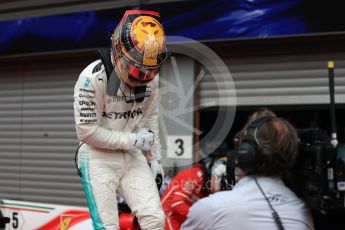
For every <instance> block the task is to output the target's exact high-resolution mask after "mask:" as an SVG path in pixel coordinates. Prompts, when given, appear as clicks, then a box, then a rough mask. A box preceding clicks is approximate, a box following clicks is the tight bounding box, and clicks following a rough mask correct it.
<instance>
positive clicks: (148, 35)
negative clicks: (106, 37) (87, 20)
mask: <svg viewBox="0 0 345 230" xmlns="http://www.w3.org/2000/svg"><path fill="white" fill-rule="evenodd" d="M108 55H109V59H111V60H108V63H107V60H106V55H105V56H102V58H101V60H97V61H95V62H93V63H91V64H90V65H88V66H87V67H86V68H85V69H84V70H83V71H82V72H81V74H80V76H79V79H78V81H77V83H76V85H75V89H74V116H75V123H76V130H77V135H78V138H79V140H80V142H81V145H80V146H79V152H78V155H77V156H78V168H79V173H80V175H81V181H82V186H83V190H84V193H85V197H86V199H87V203H88V207H89V211H90V215H91V218H92V221H93V225H94V228H95V229H97V230H99V229H112V230H114V229H119V224H118V209H117V198H116V192H119V194H121V195H122V196H123V198H124V199H125V201H126V203H127V204H128V205H129V207H130V208H131V210H132V212H133V213H134V214H135V215H136V217H137V218H138V221H139V224H140V228H141V229H143V230H153V229H155V230H159V229H164V222H165V215H164V212H163V210H162V206H161V202H160V198H159V194H158V190H157V187H156V184H155V179H154V178H155V176H156V175H157V174H159V173H160V174H162V173H163V172H162V167H161V165H160V142H159V134H158V105H157V104H158V88H159V85H158V84H159V78H158V72H159V69H160V67H161V65H162V63H163V62H164V60H165V59H166V57H167V50H166V45H165V36H164V30H163V27H162V25H161V23H160V15H159V13H157V12H152V11H143V10H129V11H126V12H125V14H124V16H123V18H122V20H121V21H120V23H119V24H118V25H117V27H116V28H115V31H114V34H113V35H112V48H111V49H110V50H109V52H108ZM109 63H110V64H111V65H112V67H111V68H109ZM109 69H110V71H109ZM107 70H108V71H107ZM110 72H111V74H109V73H110ZM145 156H146V157H145ZM148 162H149V163H150V165H151V170H150V167H149V165H148Z"/></svg>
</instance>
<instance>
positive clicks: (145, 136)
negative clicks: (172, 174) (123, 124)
mask: <svg viewBox="0 0 345 230" xmlns="http://www.w3.org/2000/svg"><path fill="white" fill-rule="evenodd" d="M126 136H127V138H128V144H127V147H128V148H127V149H128V150H130V149H133V148H137V149H140V150H143V151H149V150H150V149H151V148H152V145H153V143H154V136H155V134H154V132H152V131H151V130H148V129H140V130H139V132H137V133H126Z"/></svg>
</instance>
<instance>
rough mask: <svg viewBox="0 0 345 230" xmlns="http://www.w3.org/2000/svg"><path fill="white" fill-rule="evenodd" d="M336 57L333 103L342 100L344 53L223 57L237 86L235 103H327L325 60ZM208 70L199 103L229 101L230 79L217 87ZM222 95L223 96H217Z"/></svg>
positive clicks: (344, 66)
mask: <svg viewBox="0 0 345 230" xmlns="http://www.w3.org/2000/svg"><path fill="white" fill-rule="evenodd" d="M329 59H332V60H335V92H336V98H335V99H336V103H344V102H345V54H310V55H295V56H270V57H255V58H236V60H230V59H226V60H224V61H225V63H226V65H227V67H228V69H229V70H230V72H231V75H232V78H233V80H234V84H235V87H236V95H237V105H240V106H241V105H242V106H247V105H295V104H325V103H329V89H328V70H327V61H328V60H329ZM215 80H217V81H218V83H219V79H217V76H212V75H211V74H207V75H206V76H205V77H204V78H203V80H202V82H201V84H200V90H201V92H200V96H201V104H202V105H203V104H207V103H212V102H219V103H218V105H220V106H227V105H231V101H233V98H229V95H232V93H234V92H231V93H230V94H229V92H227V91H228V90H229V87H230V86H231V84H233V83H232V82H231V81H230V79H227V80H226V81H223V82H221V83H220V84H219V85H220V87H217V86H216V84H215ZM219 99H222V100H219Z"/></svg>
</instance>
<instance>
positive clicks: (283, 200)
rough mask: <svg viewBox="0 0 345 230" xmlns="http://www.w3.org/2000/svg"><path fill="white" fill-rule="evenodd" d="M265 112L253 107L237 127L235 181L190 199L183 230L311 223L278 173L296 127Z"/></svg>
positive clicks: (294, 146)
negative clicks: (194, 200) (239, 128)
mask: <svg viewBox="0 0 345 230" xmlns="http://www.w3.org/2000/svg"><path fill="white" fill-rule="evenodd" d="M258 112H260V111H258ZM265 115H266V114H264V115H258V113H254V114H253V115H252V117H251V118H249V120H248V122H247V124H246V125H245V126H244V129H243V130H242V131H241V132H240V133H239V137H238V138H239V141H238V142H237V147H236V166H237V167H238V168H239V170H238V171H239V174H240V175H239V177H240V180H239V182H238V183H237V184H236V185H235V187H234V188H233V190H231V191H225V192H219V193H216V194H214V195H211V196H209V197H207V198H205V199H201V200H200V201H198V202H197V203H195V204H194V205H193V206H192V208H191V209H190V212H189V215H188V218H187V220H186V221H185V222H184V223H183V225H182V229H183V230H189V229H193V230H198V229H200V230H201V229H205V230H206V229H215V230H225V229H241V230H244V229H294V230H296V229H298V230H302V229H303V230H307V229H314V227H313V222H312V218H311V214H310V211H309V209H308V208H307V207H306V205H305V204H304V202H303V201H301V200H300V199H299V198H298V197H297V196H296V195H295V194H294V193H293V192H292V191H291V190H290V189H289V188H288V187H286V186H285V184H284V183H283V181H282V179H281V178H282V177H284V176H285V175H286V174H287V173H288V171H289V170H290V168H291V167H292V165H293V164H294V161H295V159H296V157H297V152H298V137H297V133H296V130H295V128H294V127H293V126H292V125H291V124H290V123H289V122H287V121H285V120H283V119H281V118H278V117H276V116H275V115H274V113H273V115H272V114H271V115H269V116H265ZM253 118H254V119H253Z"/></svg>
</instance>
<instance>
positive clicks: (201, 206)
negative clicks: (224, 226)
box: [181, 198, 214, 230]
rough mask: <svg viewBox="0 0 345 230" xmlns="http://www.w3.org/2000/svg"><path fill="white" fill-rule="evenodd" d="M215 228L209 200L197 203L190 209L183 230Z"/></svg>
mask: <svg viewBox="0 0 345 230" xmlns="http://www.w3.org/2000/svg"><path fill="white" fill-rule="evenodd" d="M213 227H214V225H213V219H212V215H211V213H210V205H209V204H208V202H207V198H204V199H201V200H199V201H197V202H196V203H195V204H193V206H192V207H191V208H190V209H189V212H188V216H187V219H186V221H185V222H183V224H182V226H181V230H211V229H212V228H213Z"/></svg>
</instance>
